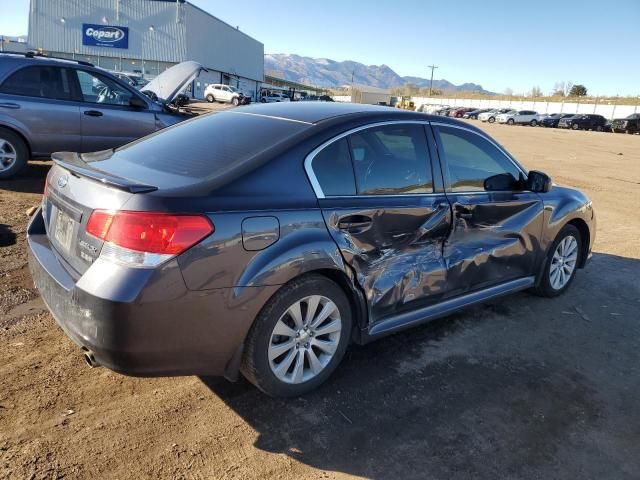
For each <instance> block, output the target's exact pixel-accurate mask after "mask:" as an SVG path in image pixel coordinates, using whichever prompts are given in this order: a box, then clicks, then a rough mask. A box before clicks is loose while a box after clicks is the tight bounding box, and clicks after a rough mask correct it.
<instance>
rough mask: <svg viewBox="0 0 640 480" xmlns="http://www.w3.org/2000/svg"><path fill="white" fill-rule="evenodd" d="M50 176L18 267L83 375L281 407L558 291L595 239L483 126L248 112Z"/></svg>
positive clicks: (350, 111)
mask: <svg viewBox="0 0 640 480" xmlns="http://www.w3.org/2000/svg"><path fill="white" fill-rule="evenodd" d="M246 132H251V136H250V138H249V139H248V137H247V135H246ZM427 132H428V134H427ZM435 143H437V148H436V145H435ZM432 155H438V157H432ZM54 160H55V165H54V166H53V168H52V169H51V170H50V172H49V174H48V176H47V179H46V186H45V193H44V198H43V201H42V206H41V208H40V209H39V210H38V211H37V212H36V213H35V214H34V216H33V218H32V219H31V221H30V223H29V226H28V232H27V235H28V251H29V265H30V269H31V273H32V277H33V279H34V281H35V284H36V286H37V288H38V290H39V291H40V293H41V295H42V297H43V299H44V301H45V304H46V305H47V306H48V307H49V308H50V309H51V311H52V313H53V316H54V318H55V319H56V321H57V322H58V323H59V324H60V325H61V326H62V328H63V329H64V331H65V332H66V334H67V335H68V336H69V337H70V338H71V339H72V340H74V341H75V342H76V343H77V344H78V345H80V346H81V347H82V348H83V349H84V355H85V358H86V361H87V362H88V363H89V364H90V365H93V366H96V365H99V364H102V365H104V366H106V367H108V368H110V369H112V370H115V371H118V372H123V373H127V374H132V375H141V376H149V375H153V376H157V375H185V374H186V375H225V376H227V378H231V379H233V378H236V377H237V375H238V372H239V371H240V372H242V373H243V374H244V376H245V377H246V378H247V379H249V381H251V382H252V383H253V384H254V385H256V386H257V387H258V388H260V389H261V390H263V391H264V392H266V393H268V394H270V395H277V396H291V395H300V394H302V393H305V392H307V391H309V390H311V389H313V388H315V387H317V386H318V385H320V384H321V383H323V382H324V381H325V380H327V378H328V377H329V375H330V374H331V373H332V372H333V371H334V370H335V369H336V367H337V366H338V363H339V362H340V360H341V359H342V357H343V356H344V354H345V351H346V349H347V347H348V344H349V343H350V342H357V343H367V342H369V341H371V340H375V339H377V338H379V337H382V336H384V335H387V334H390V333H393V332H396V331H399V330H402V329H404V328H408V327H412V326H415V325H418V324H421V323H424V322H427V321H429V320H431V319H434V318H437V317H441V316H442V315H445V314H448V313H451V312H454V311H457V310H459V309H461V308H463V307H467V306H469V305H471V304H474V303H477V302H481V301H484V300H487V299H494V298H496V297H497V296H500V295H505V294H509V293H513V292H516V291H519V290H524V289H534V290H535V291H536V292H537V293H538V294H540V295H543V296H548V297H554V296H556V295H560V294H562V293H563V292H565V291H566V290H567V289H568V288H569V286H570V285H571V282H572V280H573V279H574V277H575V274H576V270H577V269H578V268H581V267H583V266H584V265H585V263H586V262H587V260H588V258H589V257H590V252H591V247H592V244H593V240H594V235H595V217H594V212H593V208H592V204H591V202H590V201H589V199H588V198H587V197H586V196H585V195H584V194H583V193H581V192H580V191H578V190H575V189H571V188H565V187H560V186H556V185H553V186H552V182H551V179H550V178H549V177H548V176H547V175H545V174H544V173H541V172H537V171H534V170H532V171H527V170H526V169H525V168H524V167H523V166H521V165H520V164H519V163H518V162H517V161H516V160H515V158H514V157H513V156H512V155H511V154H509V153H508V152H507V151H506V150H505V149H504V148H503V147H501V146H500V145H499V144H498V143H496V142H495V141H494V140H493V139H492V138H491V137H489V136H488V135H487V134H486V133H484V132H483V131H482V130H480V129H477V128H474V127H473V126H470V125H468V124H466V123H463V122H460V121H457V120H453V119H449V118H442V117H435V116H426V115H425V114H423V113H416V112H409V111H402V110H398V109H391V108H387V107H376V106H371V105H358V104H335V103H315V104H314V103H307V102H295V103H280V104H268V105H253V106H248V107H246V108H244V109H243V110H242V111H237V110H229V111H225V112H221V113H218V114H216V115H205V116H201V117H198V118H195V119H193V120H192V121H189V122H184V123H181V124H178V125H176V126H174V127H171V128H168V129H166V130H164V131H163V132H160V133H158V134H155V135H151V136H149V137H147V138H144V139H142V140H140V141H137V142H134V143H131V144H129V145H126V146H124V147H121V148H118V149H116V150H110V151H108V152H102V153H101V154H99V155H96V154H89V155H87V154H81V155H79V154H76V153H58V154H55V155H54ZM432 172H433V173H432ZM283 185H286V188H283ZM474 192H475V193H481V194H476V195H470V194H469V193H474ZM469 266H473V268H468V267H469Z"/></svg>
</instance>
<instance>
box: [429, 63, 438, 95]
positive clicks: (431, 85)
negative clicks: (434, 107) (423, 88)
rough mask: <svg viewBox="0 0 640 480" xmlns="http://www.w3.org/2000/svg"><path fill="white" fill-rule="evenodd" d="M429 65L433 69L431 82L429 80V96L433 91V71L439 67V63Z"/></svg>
mask: <svg viewBox="0 0 640 480" xmlns="http://www.w3.org/2000/svg"><path fill="white" fill-rule="evenodd" d="M428 67H429V68H430V69H431V82H429V96H431V92H432V90H433V71H434V70H435V69H436V68H438V66H437V65H428Z"/></svg>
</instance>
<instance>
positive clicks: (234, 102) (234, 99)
mask: <svg viewBox="0 0 640 480" xmlns="http://www.w3.org/2000/svg"><path fill="white" fill-rule="evenodd" d="M231 104H232V105H233V106H234V107H237V106H238V105H240V100H238V97H233V98H232V99H231Z"/></svg>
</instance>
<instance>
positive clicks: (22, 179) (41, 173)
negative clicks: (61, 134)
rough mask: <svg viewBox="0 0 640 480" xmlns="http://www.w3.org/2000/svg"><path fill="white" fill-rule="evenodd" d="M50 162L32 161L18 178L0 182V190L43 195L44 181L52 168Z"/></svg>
mask: <svg viewBox="0 0 640 480" xmlns="http://www.w3.org/2000/svg"><path fill="white" fill-rule="evenodd" d="M51 165H52V163H51V162H48V161H36V162H34V161H31V162H29V163H28V164H27V166H26V167H25V168H24V170H22V171H21V172H20V173H19V174H18V175H17V176H16V177H14V178H11V179H9V180H0V190H6V191H9V192H22V193H42V191H43V189H44V179H45V178H46V176H47V173H48V172H49V169H50V168H51Z"/></svg>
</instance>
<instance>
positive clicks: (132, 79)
mask: <svg viewBox="0 0 640 480" xmlns="http://www.w3.org/2000/svg"><path fill="white" fill-rule="evenodd" d="M109 73H111V74H112V75H113V76H114V77H117V78H119V79H120V80H122V81H123V82H125V83H128V84H129V85H130V86H132V87H134V88H137V89H138V90H142V89H143V88H144V87H146V86H147V85H148V84H149V80H147V79H146V78H144V77H143V76H141V75H135V74H133V73H125V72H111V71H110V72H109Z"/></svg>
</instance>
